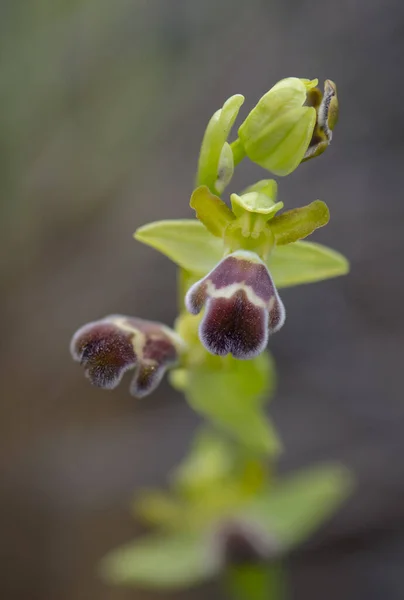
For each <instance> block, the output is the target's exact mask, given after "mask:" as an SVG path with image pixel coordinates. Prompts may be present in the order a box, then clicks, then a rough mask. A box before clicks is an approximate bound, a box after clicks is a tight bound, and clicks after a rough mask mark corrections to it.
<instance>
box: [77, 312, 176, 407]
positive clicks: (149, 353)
mask: <svg viewBox="0 0 404 600" xmlns="http://www.w3.org/2000/svg"><path fill="white" fill-rule="evenodd" d="M182 350H183V342H182V340H181V338H180V337H179V336H178V335H177V334H176V333H175V332H174V331H172V330H171V329H170V328H169V327H166V326H165V325H163V324H161V323H156V322H154V321H146V320H143V319H138V318H135V317H127V316H124V315H110V316H108V317H105V318H103V319H100V320H98V321H94V322H91V323H87V324H86V325H84V326H83V327H81V328H80V329H79V330H78V331H77V332H76V333H75V334H74V336H73V338H72V341H71V344H70V352H71V354H72V357H73V359H74V360H75V361H77V362H79V363H80V364H81V365H82V366H83V367H84V371H85V375H86V377H87V378H88V379H89V380H90V382H91V383H92V384H93V385H95V386H98V387H101V388H105V389H113V388H115V387H117V385H118V384H119V383H120V381H121V380H122V377H123V375H124V373H125V372H126V371H128V370H130V369H134V376H133V379H132V383H131V386H130V393H131V394H132V395H133V396H136V397H138V398H140V397H143V396H146V395H147V394H150V393H151V392H152V391H154V390H155V389H156V387H157V386H158V384H159V383H160V381H161V379H162V377H163V375H164V373H165V371H166V370H167V369H168V368H170V367H173V366H175V365H176V364H177V362H178V358H179V354H180V352H181V351H182Z"/></svg>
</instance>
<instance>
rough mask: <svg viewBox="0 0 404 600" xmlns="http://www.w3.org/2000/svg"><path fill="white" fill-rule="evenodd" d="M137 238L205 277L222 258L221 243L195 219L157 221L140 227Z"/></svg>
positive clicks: (136, 234)
mask: <svg viewBox="0 0 404 600" xmlns="http://www.w3.org/2000/svg"><path fill="white" fill-rule="evenodd" d="M134 237H135V239H136V240H138V241H139V242H143V244H147V245H148V246H151V247H152V248H155V249H156V250H158V251H159V252H161V253H162V254H165V255H166V256H168V258H170V259H171V260H172V261H173V262H175V263H176V264H177V265H179V266H180V267H182V268H183V269H185V270H186V271H189V272H190V273H199V274H202V275H205V274H206V273H208V272H209V271H210V270H211V269H213V267H214V266H215V265H216V264H217V263H218V262H219V261H220V260H221V259H222V257H223V242H222V240H220V239H219V238H217V237H214V236H213V235H212V234H210V233H209V232H208V231H207V229H206V228H205V226H204V225H202V223H200V222H199V221H197V220H196V219H178V220H167V221H155V222H154V223H149V224H148V225H143V227H139V229H138V230H137V231H136V232H135V234H134Z"/></svg>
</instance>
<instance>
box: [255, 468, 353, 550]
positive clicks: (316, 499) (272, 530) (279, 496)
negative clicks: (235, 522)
mask: <svg viewBox="0 0 404 600" xmlns="http://www.w3.org/2000/svg"><path fill="white" fill-rule="evenodd" d="M352 489H353V479H352V476H351V474H350V473H349V471H348V470H347V469H346V468H344V467H342V466H340V465H320V466H317V467H312V468H310V469H307V470H304V471H302V472H300V473H298V474H297V475H291V476H289V477H286V478H285V479H284V480H281V481H279V482H278V483H277V484H275V486H273V487H271V488H270V489H269V490H268V491H267V492H266V493H265V494H263V495H262V496H261V497H260V498H259V499H257V501H256V502H255V503H254V504H253V505H252V506H251V508H250V509H249V510H248V511H247V513H248V515H249V516H250V517H251V518H254V519H256V520H257V521H258V522H259V523H261V524H262V526H263V527H265V529H266V530H267V531H268V533H269V534H272V535H276V536H277V538H278V539H279V542H280V543H281V544H282V545H283V544H284V545H285V546H286V547H292V546H295V545H296V544H299V543H300V542H302V541H303V540H304V539H306V538H307V537H308V536H309V535H311V534H312V533H313V532H314V531H315V530H316V529H317V528H318V527H319V526H320V525H322V523H323V522H324V521H326V520H327V519H329V518H330V517H331V516H332V515H333V514H334V513H335V512H336V510H337V509H338V508H339V507H340V505H341V504H342V503H343V502H344V501H345V500H346V499H347V498H348V497H349V495H350V494H351V492H352Z"/></svg>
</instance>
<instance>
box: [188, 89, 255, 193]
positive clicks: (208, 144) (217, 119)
mask: <svg viewBox="0 0 404 600" xmlns="http://www.w3.org/2000/svg"><path fill="white" fill-rule="evenodd" d="M243 102H244V96H242V95H241V94H236V95H235V96H231V98H229V99H228V100H226V102H225V103H224V105H223V108H221V109H219V110H218V111H216V112H215V114H214V115H213V117H212V118H211V120H210V121H209V124H208V126H207V128H206V131H205V135H204V137H203V141H202V145H201V150H200V154H199V162H198V173H197V177H196V185H197V186H200V185H207V186H208V188H209V189H210V190H211V192H218V191H219V190H218V189H217V188H216V182H217V180H218V179H219V180H220V174H219V166H220V158H221V154H222V150H223V146H224V144H225V142H226V141H227V138H228V136H229V134H230V131H231V128H232V126H233V123H234V121H235V120H236V118H237V115H238V111H239V110H240V107H241V105H242V104H243ZM222 158H223V157H222ZM227 183H228V181H227ZM219 187H220V186H219Z"/></svg>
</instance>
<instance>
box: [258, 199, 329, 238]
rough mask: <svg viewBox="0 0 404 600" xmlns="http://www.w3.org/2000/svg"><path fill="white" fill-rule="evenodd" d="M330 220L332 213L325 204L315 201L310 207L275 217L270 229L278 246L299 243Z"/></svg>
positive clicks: (296, 209)
mask: <svg viewBox="0 0 404 600" xmlns="http://www.w3.org/2000/svg"><path fill="white" fill-rule="evenodd" d="M329 220H330V212H329V210H328V206H327V205H326V203H325V202H322V201H321V200H315V201H314V202H311V203H310V204H309V205H308V206H303V207H301V208H295V209H293V210H289V211H287V212H285V213H283V214H281V215H277V216H276V217H274V218H273V219H272V220H271V222H270V223H269V227H270V229H271V231H272V233H273V234H274V236H275V243H276V244H277V245H278V246H281V245H285V244H290V243H292V242H297V240H301V239H302V238H305V237H307V236H308V235H310V234H311V233H313V231H315V230H316V229H318V228H319V227H323V226H324V225H326V224H327V223H328V221H329Z"/></svg>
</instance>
